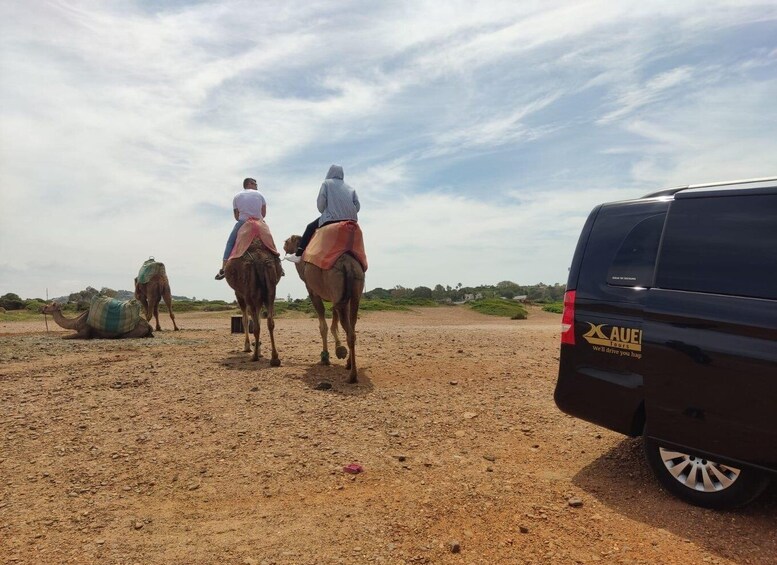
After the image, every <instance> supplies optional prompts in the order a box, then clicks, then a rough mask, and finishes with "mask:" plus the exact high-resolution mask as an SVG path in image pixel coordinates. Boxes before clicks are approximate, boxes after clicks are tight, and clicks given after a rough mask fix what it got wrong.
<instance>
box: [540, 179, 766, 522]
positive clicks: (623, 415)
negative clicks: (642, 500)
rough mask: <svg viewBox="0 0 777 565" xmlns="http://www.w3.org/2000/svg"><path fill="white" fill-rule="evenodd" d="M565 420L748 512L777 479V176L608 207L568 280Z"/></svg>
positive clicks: (698, 499) (686, 490) (596, 216)
mask: <svg viewBox="0 0 777 565" xmlns="http://www.w3.org/2000/svg"><path fill="white" fill-rule="evenodd" d="M554 396H555V401H556V405H557V406H558V407H559V408H560V409H561V410H563V411H564V412H566V413H568V414H571V415H573V416H576V417H578V418H582V419H583V420H587V421H589V422H593V423H595V424H598V425H600V426H603V427H606V428H609V429H611V430H615V431H617V432H620V433H623V434H626V435H629V436H638V435H642V436H643V437H644V446H645V454H646V457H647V461H648V463H649V464H650V467H651V468H652V470H653V472H654V473H655V475H656V476H657V478H658V479H659V481H660V482H661V483H662V484H663V486H664V487H665V488H666V489H667V490H669V491H670V492H672V493H673V494H675V495H677V496H679V497H680V498H682V499H684V500H686V501H688V502H690V503H693V504H697V505H699V506H705V507H708V508H730V507H736V506H741V505H744V504H746V503H748V502H750V501H751V500H753V499H754V498H755V497H757V496H758V495H759V494H760V493H761V492H762V491H763V490H764V489H765V488H766V485H767V483H768V481H769V478H770V476H771V475H772V474H774V473H777V177H776V178H768V179H755V180H750V181H738V182H733V183H718V184H714V185H696V186H687V187H682V188H674V189H668V190H663V191H660V192H656V193H654V194H649V195H648V196H645V197H644V198H640V199H638V200H630V201H625V202H614V203H610V204H602V205H600V206H597V207H596V208H594V210H593V211H592V212H591V214H590V215H589V217H588V220H587V221H586V223H585V226H584V227H583V232H582V234H581V235H580V239H579V241H578V244H577V248H576V250H575V254H574V258H573V260H572V266H571V268H570V273H569V280H568V282H567V292H566V295H565V297H564V313H563V316H562V335H561V356H560V366H559V375H558V382H557V384H556V391H555V395H554Z"/></svg>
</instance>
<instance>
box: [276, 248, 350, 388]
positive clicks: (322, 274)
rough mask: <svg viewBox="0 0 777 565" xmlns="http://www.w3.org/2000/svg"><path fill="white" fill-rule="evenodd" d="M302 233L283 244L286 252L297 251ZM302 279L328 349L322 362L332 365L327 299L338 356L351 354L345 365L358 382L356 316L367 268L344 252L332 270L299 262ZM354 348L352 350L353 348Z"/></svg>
mask: <svg viewBox="0 0 777 565" xmlns="http://www.w3.org/2000/svg"><path fill="white" fill-rule="evenodd" d="M299 240H300V236H298V235H293V236H291V237H290V238H289V239H287V240H286V241H285V242H284V243H283V250H284V251H285V252H286V253H294V252H295V250H296V249H297V244H298V243H299ZM296 267H297V273H299V278H301V279H302V282H304V283H305V287H306V288H307V290H308V294H309V295H310V301H311V302H312V303H313V308H315V309H316V314H318V327H319V330H320V331H321V340H322V341H323V345H324V349H323V350H322V351H321V364H322V365H329V349H328V346H327V327H326V317H325V314H324V302H323V301H324V300H326V301H327V302H331V303H332V327H331V330H332V336H333V337H334V339H335V353H336V354H337V358H338V359H343V358H344V357H345V356H346V355H347V356H348V362H347V363H346V365H345V368H346V369H348V370H349V371H350V373H349V375H348V382H349V383H355V382H356V381H357V375H356V319H357V317H358V314H359V301H360V300H361V296H362V292H363V291H364V269H363V268H362V265H361V263H359V261H357V260H356V258H355V257H353V256H352V255H351V254H350V253H345V254H344V255H341V256H340V258H339V259H338V260H337V261H336V262H335V264H334V265H333V266H332V268H331V269H327V270H323V269H321V268H319V267H317V266H316V265H313V264H312V263H307V262H305V261H300V262H299V263H297V264H296ZM338 320H339V321H340V324H341V325H342V326H343V330H344V331H345V336H346V341H347V343H348V349H346V348H345V347H343V346H342V345H341V344H340V337H339V335H338V333H337V322H338ZM349 350H350V351H349Z"/></svg>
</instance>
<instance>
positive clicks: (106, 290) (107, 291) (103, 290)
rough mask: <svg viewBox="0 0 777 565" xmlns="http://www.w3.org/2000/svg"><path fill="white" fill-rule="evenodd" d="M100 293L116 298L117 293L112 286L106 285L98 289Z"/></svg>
mask: <svg viewBox="0 0 777 565" xmlns="http://www.w3.org/2000/svg"><path fill="white" fill-rule="evenodd" d="M100 294H101V295H103V296H107V297H108V298H116V295H117V294H118V293H117V292H116V291H115V290H113V289H112V288H108V287H106V286H104V287H102V288H101V289H100Z"/></svg>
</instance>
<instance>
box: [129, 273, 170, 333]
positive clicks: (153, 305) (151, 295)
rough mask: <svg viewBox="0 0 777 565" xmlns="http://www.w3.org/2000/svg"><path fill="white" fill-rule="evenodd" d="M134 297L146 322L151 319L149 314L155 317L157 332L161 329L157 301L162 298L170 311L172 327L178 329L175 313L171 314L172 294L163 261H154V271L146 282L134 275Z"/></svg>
mask: <svg viewBox="0 0 777 565" xmlns="http://www.w3.org/2000/svg"><path fill="white" fill-rule="evenodd" d="M147 263H148V262H147ZM144 266H145V264H144ZM141 271H142V269H141ZM135 298H136V299H137V300H138V301H139V302H140V303H141V304H142V305H143V311H144V312H145V313H146V321H147V322H148V321H150V320H151V315H152V314H153V316H154V318H155V319H156V331H158V332H161V331H162V327H161V326H160V325H159V302H160V300H162V299H164V301H165V304H166V305H167V311H168V312H170V319H171V320H172V321H173V329H174V330H175V331H178V325H177V324H176V323H175V315H174V314H173V296H172V294H171V292H170V282H169V281H168V280H167V272H166V271H165V266H164V264H163V263H159V262H156V272H154V274H153V275H151V277H150V278H149V279H148V281H147V282H144V283H141V282H138V277H135Z"/></svg>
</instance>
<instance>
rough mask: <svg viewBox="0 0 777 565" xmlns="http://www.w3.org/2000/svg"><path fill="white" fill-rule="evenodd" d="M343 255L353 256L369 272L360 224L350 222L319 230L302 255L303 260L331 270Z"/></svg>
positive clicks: (338, 223) (331, 225) (330, 225)
mask: <svg viewBox="0 0 777 565" xmlns="http://www.w3.org/2000/svg"><path fill="white" fill-rule="evenodd" d="M343 253H350V254H351V255H353V256H354V257H355V258H356V260H357V261H359V263H361V265H362V268H363V269H364V270H365V271H366V270H367V253H365V251H364V239H363V238H362V230H361V228H360V227H359V224H357V223H356V222H352V221H350V220H347V221H344V222H337V223H335V224H329V225H326V226H324V227H321V228H318V229H317V230H316V233H315V234H313V238H312V239H311V240H310V243H309V244H308V246H307V247H306V248H305V252H304V253H303V254H302V260H303V261H306V262H308V263H312V264H314V265H315V266H316V267H319V268H321V269H324V270H327V269H331V268H332V267H333V266H334V264H335V261H337V260H338V259H339V258H340V256H341V255H342V254H343Z"/></svg>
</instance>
